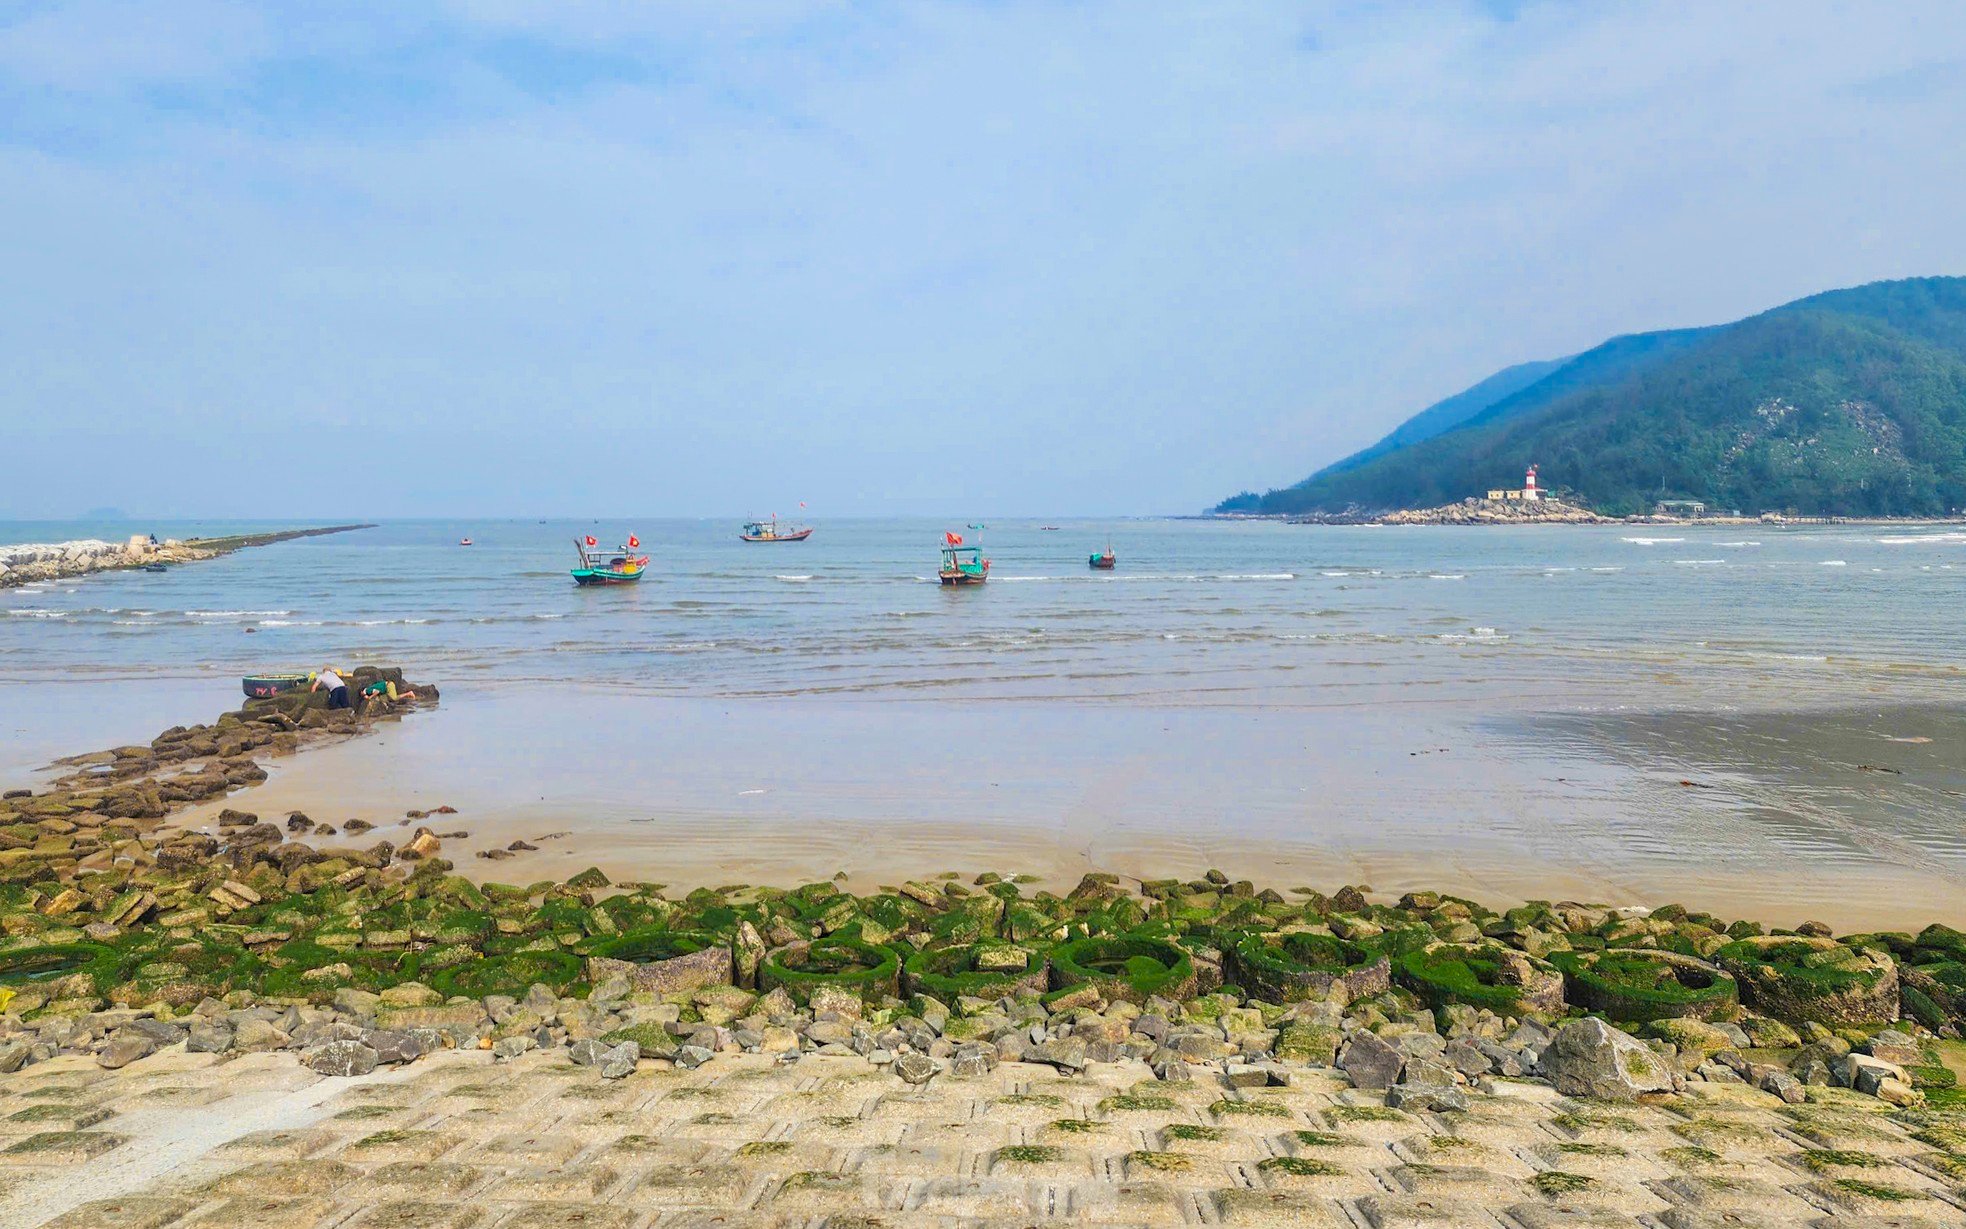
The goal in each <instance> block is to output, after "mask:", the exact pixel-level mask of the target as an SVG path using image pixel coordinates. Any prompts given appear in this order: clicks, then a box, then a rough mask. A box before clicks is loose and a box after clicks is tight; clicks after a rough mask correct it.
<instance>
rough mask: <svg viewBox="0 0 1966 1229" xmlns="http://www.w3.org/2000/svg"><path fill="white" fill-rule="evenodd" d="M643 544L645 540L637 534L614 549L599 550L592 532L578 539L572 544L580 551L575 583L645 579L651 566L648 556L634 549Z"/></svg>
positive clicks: (609, 582)
mask: <svg viewBox="0 0 1966 1229" xmlns="http://www.w3.org/2000/svg"><path fill="white" fill-rule="evenodd" d="M641 545H642V540H641V539H640V538H638V537H636V536H635V535H634V534H632V533H631V534H629V535H628V541H627V542H626V543H625V544H623V545H621V546H618V547H616V548H615V549H614V550H612V551H604V550H601V549H599V547H600V542H598V541H597V540H596V539H595V538H594V536H593V535H592V534H589V535H588V536H587V537H585V538H575V539H574V540H573V547H574V549H575V550H577V551H579V552H580V566H579V567H577V568H575V569H574V570H573V583H575V584H577V585H632V584H634V583H635V582H636V581H638V580H640V579H641V578H642V573H643V572H645V571H646V570H647V569H648V565H649V557H648V556H647V555H637V554H635V553H634V552H635V551H636V550H638V549H639V548H640V547H641Z"/></svg>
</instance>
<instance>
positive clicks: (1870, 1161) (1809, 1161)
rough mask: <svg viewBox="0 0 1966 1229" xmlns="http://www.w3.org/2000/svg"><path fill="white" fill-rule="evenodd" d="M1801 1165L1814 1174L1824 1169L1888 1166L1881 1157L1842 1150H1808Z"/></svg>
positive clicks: (1803, 1155) (1887, 1162)
mask: <svg viewBox="0 0 1966 1229" xmlns="http://www.w3.org/2000/svg"><path fill="white" fill-rule="evenodd" d="M1802 1163H1803V1164H1804V1165H1805V1166H1807V1167H1808V1168H1809V1169H1811V1170H1813V1171H1814V1172H1816V1173H1821V1172H1823V1171H1824V1170H1825V1169H1877V1168H1880V1167H1881V1166H1884V1165H1888V1164H1890V1162H1889V1161H1886V1160H1885V1159H1884V1158H1883V1157H1881V1156H1873V1155H1871V1154H1870V1153H1868V1152H1853V1151H1850V1150H1847V1149H1843V1148H1810V1149H1808V1150H1806V1151H1805V1152H1803V1154H1802Z"/></svg>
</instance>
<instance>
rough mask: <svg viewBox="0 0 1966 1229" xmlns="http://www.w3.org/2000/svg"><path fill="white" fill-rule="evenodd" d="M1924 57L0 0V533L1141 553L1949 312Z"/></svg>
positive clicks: (750, 13) (1558, 34)
mask: <svg viewBox="0 0 1966 1229" xmlns="http://www.w3.org/2000/svg"><path fill="white" fill-rule="evenodd" d="M1963 57H1966V7H1962V6H1960V5H1958V4H1956V3H1951V2H1950V0H1947V2H1943V3H1921V2H1919V0H1905V2H1903V3H1895V4H1891V5H1888V6H1877V5H1864V4H1830V3H1810V2H1808V0H1784V2H1781V3H1753V2H1748V0H1743V2H1740V3H1728V4H1720V5H1714V4H1693V3H1672V4H1665V3H1645V2H1643V0H1631V2H1628V3H1620V4H1615V5H1607V4H1574V5H1573V4H1539V3H1531V2H1523V3H1509V4H1492V3H1491V4H1480V3H1472V2H1452V3H1447V2H1443V3H1431V4H1429V3H1416V4H1402V5H1359V4H1317V3H1295V4H1263V3H1211V4H1206V5H1192V6H1176V5H1171V4H1170V5H1160V4H1141V3H1138V2H1137V0H1122V2H1115V3H1103V2H1099V0H1084V2H1081V3H1052V4H1040V3H1020V2H1017V0H1000V2H996V3H935V4H899V3H896V4H887V3H883V4H836V3H791V2H789V0H786V2H779V0H748V2H746V3H741V4H731V3H701V4H698V3H663V4H647V5H634V4H620V3H614V2H602V0H551V2H548V0H539V2H534V0H454V2H450V3H429V4H419V3H414V2H411V0H399V2H391V3H368V4H364V3H345V4H336V5H331V6H329V5H322V6H300V5H263V4H262V5H245V4H232V3H222V2H219V0H174V2H173V3H171V4H169V5H159V4H154V3H109V2H104V0H83V2H77V3H21V2H19V0H14V2H8V0H0V182H4V183H5V184H6V185H7V190H6V191H5V192H0V269H4V270H5V273H6V286H7V291H6V293H5V294H3V295H0V373H4V375H3V376H0V454H4V466H0V472H4V473H5V474H6V481H5V482H0V518H7V517H12V518H20V517H35V516H48V517H59V516H66V515H72V514H74V513H76V512H78V511H80V510H82V509H85V508H90V507H95V506H102V505H116V506H121V507H124V508H127V509H131V510H133V511H138V512H147V513H154V514H182V515H247V516H250V515H264V516H295V517H313V516H342V515H355V514H362V515H372V516H405V515H445V514H461V515H469V514H481V515H482V514H493V513H511V514H516V515H530V514H538V515H548V514H570V515H585V514H629V513H635V514H663V515H666V514H695V513H703V514H725V513H731V514H736V513H742V512H744V511H745V510H747V509H763V508H770V507H777V506H785V505H789V504H790V503H791V502H793V501H795V500H798V499H805V500H807V501H808V503H809V505H810V507H811V510H812V512H813V513H814V514H815V515H816V516H824V515H825V514H827V513H832V514H838V515H845V514H880V513H884V512H894V513H938V514H939V513H949V514H965V513H974V514H976V515H992V514H994V515H1011V514H1019V513H1029V514H1037V515H1046V514H1060V515H1062V514H1069V513H1108V512H1110V513H1151V512H1187V511H1193V510H1196V509H1199V508H1200V507H1202V506H1204V505H1206V504H1208V503H1210V502H1213V501H1214V500H1215V499H1217V498H1220V497H1222V496H1225V495H1228V494H1230V493H1233V492H1234V491H1236V490H1238V489H1240V488H1243V487H1258V488H1261V487H1266V486H1270V485H1276V484H1281V483H1286V482H1289V481H1293V480H1295V479H1297V478H1300V477H1302V476H1303V475H1304V474H1306V473H1308V472H1310V471H1311V470H1312V469H1314V468H1316V467H1317V466H1319V465H1320V464H1322V463H1324V462H1326V461H1329V460H1331V459H1334V458H1335V457H1337V456H1340V455H1342V454H1344V453H1346V452H1348V451H1351V450H1352V449H1354V448H1356V447H1358V446H1361V445H1363V444H1366V443H1369V442H1370V441H1371V440H1373V439H1375V438H1377V437H1378V436H1379V435H1380V434H1382V433H1383V432H1384V431H1385V430H1387V429H1389V428H1390V427H1391V426H1392V425H1393V424H1395V423H1396V422H1397V421H1399V420H1400V419H1401V418H1404V417H1405V416H1406V415H1408V414H1410V413H1412V412H1413V411H1414V410H1417V409H1418V408H1420V407H1421V406H1423V405H1424V404H1426V403H1428V402H1430V401H1432V400H1435V399H1437V398H1439V397H1441V396H1444V395H1446V394H1448V393H1451V392H1454V391H1456V390H1457V389H1459V388H1461V387H1463V386H1465V385H1467V384H1469V383H1471V382H1473V381H1474V380H1477V379H1479V378H1481V377H1482V376H1484V375H1487V374H1488V373H1490V372H1491V371H1493V370H1495V369H1496V368H1499V367H1502V366H1505V365H1507V364H1510V363H1513V362H1518V361H1521V360H1524V359H1529V358H1542V357H1551V356H1555V355H1559V354H1564V353H1569V352H1572V351H1575V350H1578V349H1581V348H1583V347H1585V346H1588V345H1591V344H1594V343H1595V342H1597V341H1599V340H1602V339H1603V338H1604V337H1606V336H1609V335H1611V334H1615V333H1618V332H1626V331H1632V330H1637V329H1647V328H1657V327H1665V326H1671V325H1686V324H1701V323H1709V322H1713V321H1717V320H1724V319H1731V318H1734V317H1738V316H1741V315H1745V314H1748V313H1751V312H1754V311H1757V310H1760V309H1762V308H1765V307H1768V306H1772V305H1774V304H1776V303H1779V302H1782V301H1785V300H1787V299H1791V298H1795V297H1798V296H1801V295H1803V294H1807V293H1811V292H1814V291H1817V290H1821V289H1826V288H1829V287H1832V286H1839V285H1848V284H1853V283H1858V282H1863V281H1869V280H1874V279H1877V278H1883V277H1899V276H1911V275H1921V274H1933V273H1960V272H1966V227H1962V226H1961V225H1960V224H1959V218H1958V206H1957V203H1958V202H1959V201H1960V200H1962V199H1966V152H1962V150H1963V149H1966V144H1963V143H1962V142H1960V141H1959V140H1958V139H1957V131H1958V128H1959V125H1960V121H1961V119H1962V117H1966V72H1962V67H1963V66H1962V64H1961V60H1962V58H1963Z"/></svg>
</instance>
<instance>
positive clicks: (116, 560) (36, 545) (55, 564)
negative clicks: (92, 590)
mask: <svg viewBox="0 0 1966 1229" xmlns="http://www.w3.org/2000/svg"><path fill="white" fill-rule="evenodd" d="M210 553H211V552H209V551H205V550H200V549H198V548H196V547H190V546H186V545H185V544H184V543H182V542H179V541H177V540H176V539H175V538H173V539H172V540H170V541H168V542H161V543H160V542H152V541H151V540H150V538H149V536H148V535H145V534H138V535H136V536H134V537H132V538H131V539H130V540H129V541H127V542H105V541H103V540H102V539H100V538H85V539H82V540H81V541H77V542H23V543H19V544H17V545H13V546H0V589H5V588H9V587H11V586H14V585H25V584H32V583H34V582H36V581H45V580H60V579H62V578H64V577H69V576H83V575H86V574H88V573H90V572H106V571H110V570H112V569H115V568H134V567H142V566H144V565H145V564H150V563H183V562H187V561H189V560H193V559H204V558H207V557H209V555H210Z"/></svg>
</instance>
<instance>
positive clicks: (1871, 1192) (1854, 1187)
mask: <svg viewBox="0 0 1966 1229" xmlns="http://www.w3.org/2000/svg"><path fill="white" fill-rule="evenodd" d="M1834 1185H1835V1186H1836V1188H1837V1189H1838V1190H1840V1191H1848V1192H1849V1193H1850V1194H1852V1195H1860V1196H1862V1197H1863V1198H1865V1199H1877V1200H1881V1201H1882V1202H1885V1203H1908V1202H1910V1201H1911V1200H1914V1199H1924V1198H1927V1196H1926V1195H1925V1193H1924V1192H1923V1191H1908V1190H1906V1189H1905V1188H1904V1187H1902V1186H1892V1185H1890V1184H1889V1183H1886V1182H1865V1181H1863V1180H1862V1179H1859V1178H1838V1179H1837V1180H1836V1182H1835V1183H1834Z"/></svg>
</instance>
